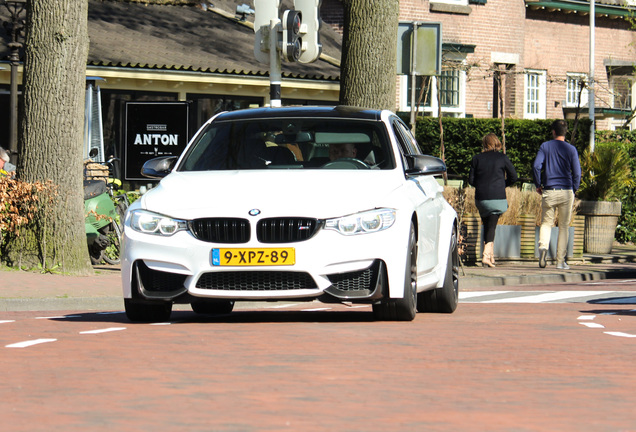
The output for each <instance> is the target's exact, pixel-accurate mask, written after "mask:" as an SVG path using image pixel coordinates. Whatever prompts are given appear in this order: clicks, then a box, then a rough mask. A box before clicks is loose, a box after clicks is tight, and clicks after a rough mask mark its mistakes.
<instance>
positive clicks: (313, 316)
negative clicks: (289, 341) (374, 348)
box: [50, 310, 374, 325]
mask: <svg viewBox="0 0 636 432" xmlns="http://www.w3.org/2000/svg"><path fill="white" fill-rule="evenodd" d="M50 319H51V320H54V321H73V322H92V323H95V322H104V323H116V324H126V325H148V324H150V323H133V322H131V321H129V320H128V318H127V317H126V314H125V313H124V312H122V311H118V312H77V313H69V314H66V315H60V316H59V317H52V318H50ZM372 321H374V319H373V313H372V312H370V311H369V310H362V311H348V310H343V311H333V310H326V311H281V310H276V311H271V310H259V311H240V310H239V311H236V312H232V313H230V314H225V315H199V314H196V313H194V312H191V311H173V312H172V315H171V316H170V320H169V321H167V322H169V323H171V324H173V325H177V324H191V323H210V324H214V323H224V324H227V323H242V324H245V323H289V322H294V323H315V322H319V323H347V322H372Z"/></svg>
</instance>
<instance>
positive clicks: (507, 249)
mask: <svg viewBox="0 0 636 432" xmlns="http://www.w3.org/2000/svg"><path fill="white" fill-rule="evenodd" d="M483 230H484V228H483V226H482V235H481V241H482V243H483V241H484V235H483ZM494 253H495V257H497V258H520V257H521V225H497V229H496V230H495V244H494Z"/></svg>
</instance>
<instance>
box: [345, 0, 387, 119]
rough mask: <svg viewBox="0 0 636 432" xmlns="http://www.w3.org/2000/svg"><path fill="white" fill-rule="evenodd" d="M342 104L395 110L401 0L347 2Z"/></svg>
mask: <svg viewBox="0 0 636 432" xmlns="http://www.w3.org/2000/svg"><path fill="white" fill-rule="evenodd" d="M343 9H344V35H343V41H342V62H341V76H340V103H341V104H342V105H351V106H359V107H365V108H375V109H389V110H394V109H395V92H396V86H395V79H396V64H397V29H398V18H399V2H398V0H344V1H343Z"/></svg>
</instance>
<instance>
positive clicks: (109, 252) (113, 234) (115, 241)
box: [102, 221, 122, 265]
mask: <svg viewBox="0 0 636 432" xmlns="http://www.w3.org/2000/svg"><path fill="white" fill-rule="evenodd" d="M109 228H110V230H109V231H108V234H107V235H108V240H110V245H109V246H108V247H107V248H106V250H105V251H103V254H102V258H104V261H106V262H107V263H108V264H112V265H117V264H119V263H120V262H121V236H122V231H121V226H120V225H119V224H117V223H115V222H114V221H113V222H112V223H111V224H110V225H109Z"/></svg>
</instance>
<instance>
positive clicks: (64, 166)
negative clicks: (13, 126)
mask: <svg viewBox="0 0 636 432" xmlns="http://www.w3.org/2000/svg"><path fill="white" fill-rule="evenodd" d="M87 20H88V1H87V0H55V1H50V0H49V1H42V0H28V1H27V19H26V35H25V61H24V80H23V89H24V91H23V94H24V110H23V117H22V119H21V123H20V127H19V142H20V143H21V146H20V149H19V153H18V156H19V158H18V169H17V172H18V178H19V180H23V181H26V182H31V183H35V182H46V181H47V180H50V181H52V183H53V184H54V185H55V188H56V190H57V194H58V195H57V199H56V200H54V201H53V204H52V205H51V206H50V208H49V211H47V212H45V214H44V215H43V217H42V218H41V219H40V220H37V221H35V223H33V224H30V225H29V227H28V229H26V230H23V232H21V233H20V236H18V237H14V238H13V239H11V240H10V241H9V243H8V244H7V246H6V249H5V251H4V252H5V254H4V255H3V256H2V260H3V261H5V262H6V263H7V264H9V265H13V266H23V267H29V268H33V267H37V266H42V267H44V268H53V267H57V266H59V267H60V269H61V270H62V271H63V272H67V273H72V274H90V273H92V267H91V265H90V261H89V257H88V251H87V247H86V235H85V231H84V207H83V193H82V190H83V185H82V174H83V173H82V156H83V155H82V141H83V130H84V112H83V109H84V94H85V87H86V84H85V80H86V59H87V55H88V30H87Z"/></svg>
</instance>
